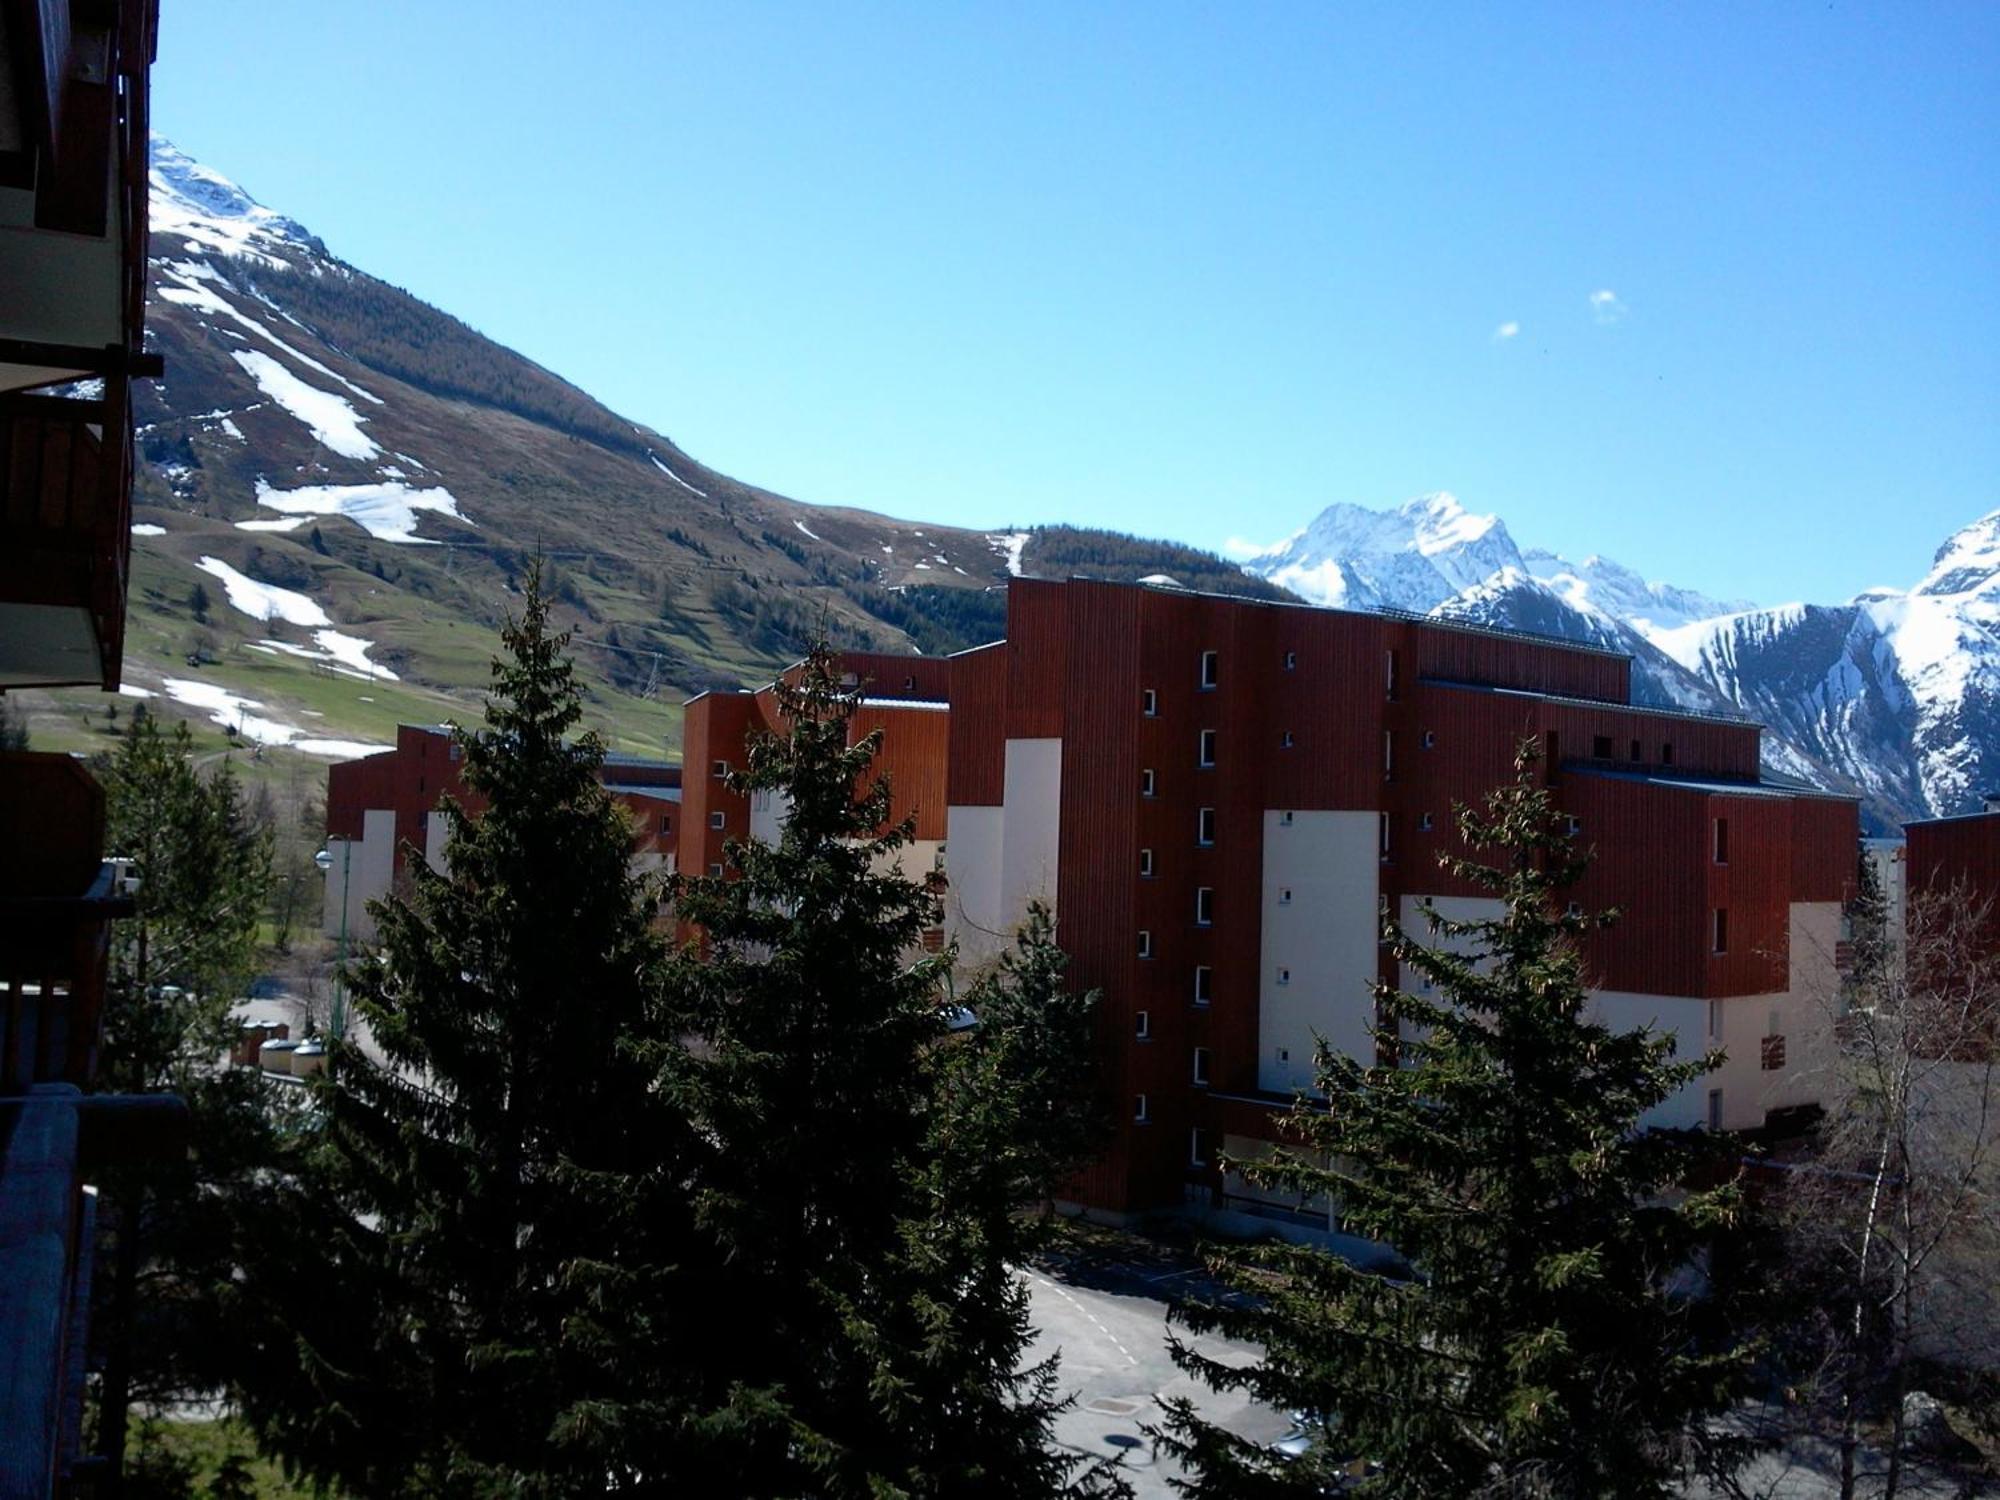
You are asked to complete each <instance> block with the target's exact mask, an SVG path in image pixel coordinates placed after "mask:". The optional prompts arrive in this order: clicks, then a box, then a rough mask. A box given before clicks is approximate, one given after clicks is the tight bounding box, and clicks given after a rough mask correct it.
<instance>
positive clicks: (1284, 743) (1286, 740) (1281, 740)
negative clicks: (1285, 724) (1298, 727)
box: [1278, 729, 1298, 750]
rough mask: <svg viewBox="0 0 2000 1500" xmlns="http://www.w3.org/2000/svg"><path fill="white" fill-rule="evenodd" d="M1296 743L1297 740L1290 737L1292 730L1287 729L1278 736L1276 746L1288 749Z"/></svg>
mask: <svg viewBox="0 0 2000 1500" xmlns="http://www.w3.org/2000/svg"><path fill="white" fill-rule="evenodd" d="M1297 743H1298V741H1296V740H1295V739H1293V738H1292V732H1291V730H1289V729H1287V730H1286V731H1285V732H1284V733H1283V734H1281V735H1279V736H1278V748H1279V749H1280V750H1289V749H1291V748H1292V746H1293V745H1295V744H1297Z"/></svg>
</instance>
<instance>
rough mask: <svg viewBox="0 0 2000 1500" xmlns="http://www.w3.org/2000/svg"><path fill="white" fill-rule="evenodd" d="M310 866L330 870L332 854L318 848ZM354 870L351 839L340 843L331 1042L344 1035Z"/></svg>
mask: <svg viewBox="0 0 2000 1500" xmlns="http://www.w3.org/2000/svg"><path fill="white" fill-rule="evenodd" d="M313 863H314V864H316V865H318V866H319V867H320V868H321V869H322V870H331V868H332V866H333V854H332V851H330V850H327V849H322V850H320V851H319V853H318V854H317V855H316V856H315V857H314V859H313ZM353 868H354V840H353V839H342V840H341V841H340V957H339V960H338V961H337V963H336V964H335V967H334V971H333V1015H332V1017H331V1019H330V1021H329V1023H328V1030H330V1031H331V1032H332V1033H333V1038H334V1040H335V1041H339V1040H340V1039H341V1038H343V1037H344V1036H346V1035H347V883H348V876H349V875H350V874H351V873H352V872H353Z"/></svg>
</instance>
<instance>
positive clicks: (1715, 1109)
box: [1708, 1089, 1722, 1130]
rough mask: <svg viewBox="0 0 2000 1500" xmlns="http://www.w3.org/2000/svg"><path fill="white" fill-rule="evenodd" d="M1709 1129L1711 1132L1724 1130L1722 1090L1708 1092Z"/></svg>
mask: <svg viewBox="0 0 2000 1500" xmlns="http://www.w3.org/2000/svg"><path fill="white" fill-rule="evenodd" d="M1708 1128H1709V1129H1710V1130H1720V1129H1722V1090H1721V1089H1710V1090H1709V1091H1708Z"/></svg>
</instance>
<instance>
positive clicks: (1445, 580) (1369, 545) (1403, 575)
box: [1243, 493, 1523, 613]
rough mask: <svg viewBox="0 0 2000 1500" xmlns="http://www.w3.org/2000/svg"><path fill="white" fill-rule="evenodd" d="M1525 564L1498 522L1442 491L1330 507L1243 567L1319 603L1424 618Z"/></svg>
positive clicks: (1494, 517)
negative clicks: (1387, 506)
mask: <svg viewBox="0 0 2000 1500" xmlns="http://www.w3.org/2000/svg"><path fill="white" fill-rule="evenodd" d="M1522 566H1523V564H1522V560H1521V553H1520V550H1519V549H1518V548H1516V547H1515V545H1514V539H1513V538H1512V537H1511V536H1509V535H1508V534H1507V528H1506V526H1505V524H1503V523H1502V522H1501V520H1500V519H1499V518H1498V517H1497V516H1478V515H1473V514H1472V513H1471V512H1469V511H1467V510H1466V509H1465V507H1464V506H1462V505H1460V504H1459V503H1458V501H1457V500H1456V499H1455V498H1454V497H1452V496H1451V495H1447V494H1442V493H1440V494H1435V495H1424V496H1421V497H1419V498H1417V499H1415V500H1411V501H1408V502H1406V503H1405V504H1403V505H1399V506H1397V507H1396V508H1395V509H1394V510H1388V511H1378V510H1369V509H1367V508H1366V507H1365V506H1360V505H1330V506H1328V507H1327V508H1326V509H1325V510H1323V511H1321V512H1320V513H1319V515H1318V516H1316V517H1315V518H1314V519H1313V522H1312V524H1311V525H1310V526H1308V527H1306V528H1305V530H1303V531H1301V532H1299V533H1298V534H1297V535H1296V536H1293V537H1291V538H1289V539H1288V540H1286V541H1284V542H1280V543H1279V544H1278V545H1277V546H1275V547H1273V548H1271V549H1270V550H1269V551H1268V552H1265V553H1262V554H1260V555H1259V556H1257V557H1254V558H1252V559H1250V560H1249V561H1248V562H1246V563H1245V564H1244V565H1243V568H1244V571H1245V572H1247V573H1252V574H1254V575H1256V576H1257V577H1260V578H1268V579H1269V580H1270V581H1271V582H1273V583H1276V584H1280V585H1282V586H1283V587H1285V588H1288V589H1290V590H1291V591H1292V592H1293V593H1295V594H1298V595H1300V596H1301V597H1303V598H1306V599H1311V600H1314V601H1316V602H1317V603H1320V604H1332V605H1339V606H1342V607H1345V608H1348V609H1407V610H1412V611H1416V612H1418V613H1421V612H1423V611H1425V610H1429V609H1433V608H1435V607H1436V606H1438V605H1439V604H1442V603H1443V602H1444V601H1445V600H1447V599H1449V598H1451V597H1452V596H1453V595H1454V594H1457V593H1459V592H1461V591H1462V590H1464V589H1468V588H1471V587H1473V586H1475V585H1477V584H1480V583H1483V582H1485V581H1486V580H1487V579H1489V578H1491V577H1492V576H1493V575H1494V574H1495V573H1498V572H1500V571H1501V570H1502V569H1504V568H1516V569H1519V568H1522Z"/></svg>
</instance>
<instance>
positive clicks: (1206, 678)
mask: <svg viewBox="0 0 2000 1500" xmlns="http://www.w3.org/2000/svg"><path fill="white" fill-rule="evenodd" d="M1220 675H1221V656H1220V654H1219V653H1218V652H1214V651H1204V652H1202V653H1201V685H1202V688H1203V689H1204V690H1206V689H1208V688H1212V687H1214V686H1215V684H1216V682H1217V680H1218V679H1219V677H1220Z"/></svg>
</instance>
